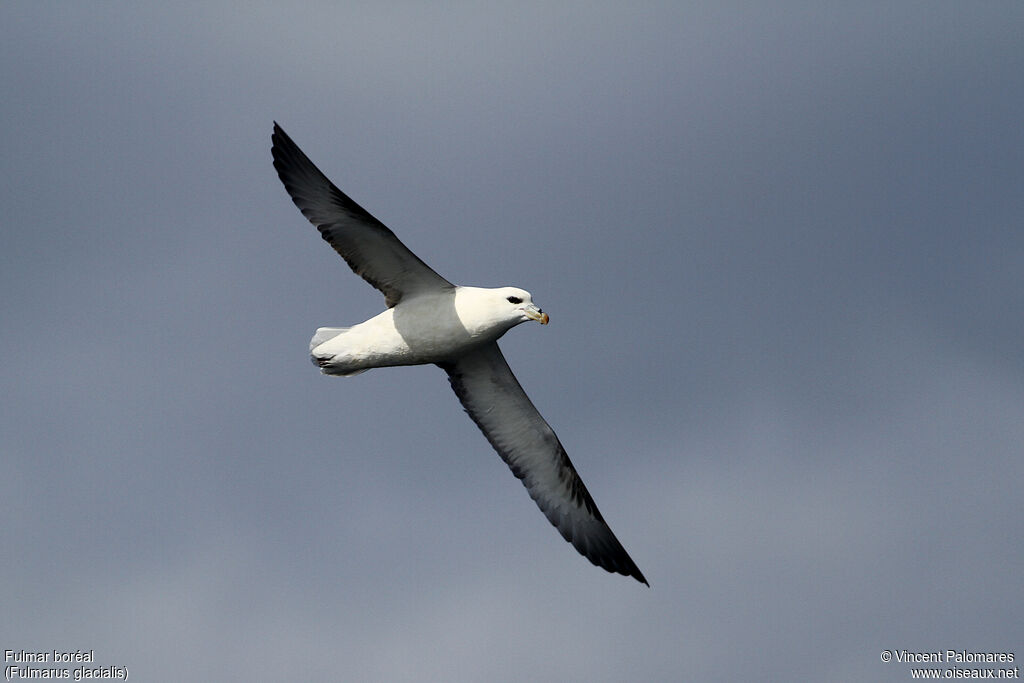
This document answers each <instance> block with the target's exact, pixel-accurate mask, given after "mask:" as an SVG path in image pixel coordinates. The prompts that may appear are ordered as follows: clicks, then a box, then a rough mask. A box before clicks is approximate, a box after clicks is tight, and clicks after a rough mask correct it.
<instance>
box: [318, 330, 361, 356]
mask: <svg viewBox="0 0 1024 683" xmlns="http://www.w3.org/2000/svg"><path fill="white" fill-rule="evenodd" d="M349 329H351V328H348V327H321V328H318V329H317V331H316V334H314V335H313V338H312V339H310V340H309V352H310V353H313V349H315V348H316V347H318V346H320V345H321V344H323V343H324V342H325V341H330V340H332V339H334V338H335V337H337V336H338V335H339V334H341V333H343V332H348V331H349Z"/></svg>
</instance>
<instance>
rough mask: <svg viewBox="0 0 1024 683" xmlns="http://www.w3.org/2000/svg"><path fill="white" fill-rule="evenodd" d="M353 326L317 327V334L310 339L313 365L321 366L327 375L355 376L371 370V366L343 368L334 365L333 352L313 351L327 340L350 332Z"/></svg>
mask: <svg viewBox="0 0 1024 683" xmlns="http://www.w3.org/2000/svg"><path fill="white" fill-rule="evenodd" d="M350 329H351V328H349V327H321V328H319V329H317V331H316V334H314V335H313V338H312V339H310V340H309V354H310V360H312V361H313V365H316V366H317V367H318V368H320V371H321V372H322V373H324V374H325V375H337V376H338V377H354V376H355V375H361V374H362V373H364V372H366V371H367V370H369V368H362V369H359V370H343V369H341V368H339V367H337V366H332V364H331V362H332V361H333V360H334V355H333V354H329V355H328V354H325V355H317V354H315V353H313V351H314V350H315V349H316V348H317V347H318V346H320V345H322V344H324V343H325V342H329V341H330V340H332V339H334V338H335V337H337V336H338V335H340V334H344V333H345V332H348V331H349V330H350Z"/></svg>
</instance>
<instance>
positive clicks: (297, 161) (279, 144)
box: [271, 123, 452, 308]
mask: <svg viewBox="0 0 1024 683" xmlns="http://www.w3.org/2000/svg"><path fill="white" fill-rule="evenodd" d="M271 140H272V142H273V146H272V148H271V153H272V154H273V156H274V168H275V169H277V174H278V176H279V177H280V178H281V182H282V183H284V187H285V189H286V190H287V191H288V194H289V195H291V198H292V201H294V202H295V205H296V206H297V207H299V210H300V211H302V214H303V215H304V216H305V217H306V218H308V219H309V222H310V223H312V224H313V225H315V226H316V227H317V229H318V230H319V231H320V234H321V235H322V236H323V238H324V239H325V240H327V242H328V243H329V244H330V245H331V246H332V247H334V250H335V251H337V252H338V253H339V254H341V257H342V258H343V259H345V262H346V263H348V265H349V267H351V268H352V270H353V271H355V272H356V274H357V275H360V276H362V278H363V279H364V280H366V281H367V282H369V283H370V284H371V285H373V286H374V287H376V288H377V289H379V290H380V291H381V292H383V293H384V297H385V299H386V300H387V305H388V307H389V308H390V307H392V306H394V305H395V304H397V303H398V302H399V301H401V300H402V297H403V296H405V295H407V294H412V293H414V292H419V291H424V290H430V289H442V288H446V287H452V284H451V283H450V282H448V281H447V280H445V279H444V278H443V277H441V276H440V275H438V274H437V273H436V272H434V270H433V269H431V268H430V266H428V265H427V264H426V263H424V262H423V261H421V260H420V258H419V257H418V256H416V254H414V253H412V252H411V251H410V250H409V248H408V247H406V246H405V245H404V244H402V242H401V240H399V239H398V238H397V237H396V236H395V233H393V232H391V231H390V230H389V229H388V228H387V226H385V225H384V224H383V223H381V222H380V221H379V220H377V219H376V218H374V217H373V216H371V215H370V214H369V212H367V211H366V209H364V208H363V207H361V206H359V204H356V203H355V202H354V201H353V200H352V199H351V198H350V197H349V196H348V195H346V194H345V193H344V192H342V191H341V190H339V189H338V188H337V187H335V186H334V184H333V183H332V182H331V181H330V180H328V179H327V176H325V175H324V174H323V173H321V172H320V169H318V168H317V167H316V166H315V165H314V164H313V162H312V161H310V160H309V157H307V156H306V155H305V153H303V151H302V150H301V149H299V147H298V145H296V144H295V143H294V142H292V139H291V138H290V137H288V134H287V133H285V132H284V130H282V129H281V127H280V126H279V125H277V123H274V134H273V135H272V136H271Z"/></svg>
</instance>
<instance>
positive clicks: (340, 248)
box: [271, 121, 650, 586]
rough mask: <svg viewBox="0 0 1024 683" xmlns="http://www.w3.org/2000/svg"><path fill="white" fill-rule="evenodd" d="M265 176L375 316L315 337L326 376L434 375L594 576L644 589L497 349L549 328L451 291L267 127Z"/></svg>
mask: <svg viewBox="0 0 1024 683" xmlns="http://www.w3.org/2000/svg"><path fill="white" fill-rule="evenodd" d="M271 154H272V156H273V162H274V168H275V170H276V171H277V174H278V177H279V178H280V179H281V182H282V183H283V184H284V187H285V190H286V191H287V193H288V195H289V196H290V197H291V199H292V201H293V202H294V203H295V205H296V206H297V207H298V208H299V210H300V211H301V212H302V214H303V215H304V216H305V217H306V218H307V219H308V220H309V221H310V222H311V223H312V224H313V225H314V226H316V228H317V229H318V230H319V231H320V235H321V236H322V237H323V239H324V240H326V241H327V243H328V244H330V245H331V246H332V247H333V248H334V250H335V251H336V252H338V254H339V255H341V257H342V258H343V259H344V260H345V262H346V263H348V265H349V267H350V268H351V269H352V270H353V271H354V272H355V273H356V274H357V275H360V276H362V278H363V279H364V280H366V281H367V282H368V283H369V284H370V285H372V286H373V287H375V288H376V289H378V290H380V292H381V293H382V294H384V299H385V303H386V305H387V308H386V309H385V310H384V311H383V312H382V313H380V314H379V315H376V316H374V317H372V318H370V319H369V320H366V321H365V322H362V323H359V324H357V325H354V326H352V327H321V328H319V329H317V330H316V333H315V334H314V335H313V338H312V339H311V340H310V345H309V353H310V358H311V360H312V361H313V363H314V364H315V365H316V366H317V367H319V368H320V370H321V372H322V373H324V374H326V375H334V376H341V377H352V376H354V375H358V374H360V373H363V372H366V371H367V370H370V369H372V368H380V367H389V366H402V365H421V364H434V365H437V366H438V367H440V368H441V369H442V370H444V372H445V373H447V375H448V381H449V382H450V384H451V387H452V389H453V390H454V391H455V395H456V396H457V397H458V400H459V401H460V402H461V403H462V406H463V408H464V409H465V411H466V413H468V414H469V417H470V418H471V419H472V420H473V422H474V423H476V425H477V427H479V429H480V431H481V432H483V434H484V436H485V437H486V438H487V440H488V441H489V442H490V444H491V446H492V447H493V448H494V450H495V451H497V453H498V455H499V456H501V458H502V460H504V461H505V463H506V464H507V465H508V467H509V468H510V469H511V470H512V473H513V474H514V475H515V476H516V477H517V478H518V479H520V480H521V481H522V482H523V484H524V485H525V487H526V489H527V491H528V492H529V494H530V497H531V498H532V499H533V500H534V501H535V502H536V504H537V506H538V507H539V508H540V510H541V511H542V512H543V513H544V515H545V516H546V517H547V518H548V520H549V521H550V522H551V524H553V525H554V526H555V528H556V529H557V530H558V531H559V533H561V535H562V537H563V538H564V539H565V540H566V541H568V542H569V543H571V544H572V545H573V547H574V548H575V549H576V550H577V551H578V552H579V553H580V554H581V555H583V556H584V557H585V558H587V559H588V560H589V561H590V562H591V563H593V564H594V565H596V566H598V567H601V568H603V569H605V570H607V571H608V572H612V573H618V574H622V575H624V576H627V577H633V578H635V579H636V580H637V581H639V582H641V583H643V584H644V585H647V586H650V584H649V583H648V581H647V579H646V578H644V575H643V574H642V573H641V571H640V569H639V568H638V567H637V565H636V563H635V562H633V560H632V558H630V556H629V554H628V553H627V552H626V550H625V548H623V546H622V544H621V543H620V542H619V540H618V539H617V538H616V537H615V534H614V533H612V530H611V528H610V527H609V526H608V524H607V523H606V522H605V521H604V518H603V517H602V516H601V513H600V511H599V510H598V509H597V505H596V504H595V503H594V499H593V498H592V497H591V495H590V492H589V491H587V487H586V486H585V485H584V484H583V480H582V479H580V476H579V474H578V473H577V472H576V468H575V467H573V464H572V462H571V461H570V460H569V456H568V455H567V454H566V452H565V448H563V447H562V444H561V442H560V441H559V439H558V437H557V436H556V435H555V432H554V431H553V430H552V429H551V426H550V425H549V424H548V423H547V421H545V420H544V418H543V417H542V416H541V414H540V412H538V410H537V409H536V408H535V407H534V405H533V403H532V402H531V401H530V398H529V397H528V396H527V395H526V392H525V391H524V390H523V388H522V386H521V385H520V384H519V381H518V380H517V379H516V377H515V375H514V374H512V370H511V369H510V368H509V365H508V363H507V362H506V360H505V357H504V355H502V353H501V349H500V348H499V347H498V343H497V342H498V339H499V338H500V337H501V336H502V335H504V334H505V333H506V332H507V331H508V330H510V329H512V328H513V327H515V326H516V325H519V324H521V323H525V322H538V323H540V324H541V325H547V324H548V322H549V320H550V318H549V316H548V314H547V313H545V312H544V311H543V310H541V309H540V307H538V306H537V305H536V304H535V303H534V302H533V297H532V296H531V295H530V293H529V292H527V291H526V290H524V289H520V288H518V287H496V288H486V287H469V286H456V285H453V284H452V283H451V282H449V281H448V280H446V279H445V278H443V277H441V276H440V275H438V274H437V272H435V271H434V270H433V269H432V268H431V267H430V266H428V265H427V264H426V263H424V262H423V261H422V260H421V259H420V258H419V257H418V256H416V254H414V253H413V252H412V251H410V250H409V248H408V247H406V246H405V245H404V244H403V243H402V242H401V241H400V240H399V239H398V237H397V236H396V235H395V234H394V233H393V232H392V231H391V230H390V229H388V228H387V227H386V226H385V225H384V224H383V223H381V222H380V221H379V220H377V219H376V218H374V217H373V216H372V215H370V213H369V212H367V211H366V210H365V209H364V208H363V207H361V206H360V205H359V204H357V203H356V202H355V201H354V200H352V199H351V198H350V197H349V196H348V195H347V194H345V193H344V192H342V191H341V190H339V189H338V188H337V187H336V186H335V185H334V184H333V183H332V182H331V181H330V180H329V179H328V178H327V176H326V175H324V174H323V173H322V172H321V171H320V169H318V168H317V167H316V166H315V165H314V164H313V162H312V161H310V159H309V157H308V156H306V154H305V153H304V152H303V151H302V150H301V149H299V147H298V145H296V144H295V142H293V141H292V139H291V138H290V137H289V136H288V134H287V133H285V131H284V130H283V129H282V128H281V126H280V125H278V124H277V122H276V121H275V122H274V130H273V133H272V135H271Z"/></svg>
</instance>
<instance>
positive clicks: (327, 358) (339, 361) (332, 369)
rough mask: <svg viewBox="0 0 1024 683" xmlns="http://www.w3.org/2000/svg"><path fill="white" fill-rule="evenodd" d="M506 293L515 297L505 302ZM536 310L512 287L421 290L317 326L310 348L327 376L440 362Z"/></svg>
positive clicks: (525, 294) (526, 296)
mask: <svg viewBox="0 0 1024 683" xmlns="http://www.w3.org/2000/svg"><path fill="white" fill-rule="evenodd" d="M510 297H511V298H513V299H518V300H519V302H518V303H515V304H513V303H510V302H509V298H510ZM536 310H537V309H536V306H534V305H533V303H532V301H531V299H530V294H529V293H528V292H525V291H523V290H521V289H517V288H515V287H500V288H496V289H485V288H481V287H454V288H452V289H448V290H442V291H434V292H426V293H423V294H420V295H418V296H414V297H410V298H407V299H403V300H402V301H401V302H399V303H398V304H397V305H396V306H395V307H394V308H389V309H387V310H386V311H384V312H383V313H381V314H379V315H376V316H374V317H372V318H370V319H369V320H367V321H365V322H362V323H359V324H358V325H355V326H354V327H348V328H344V327H321V328H320V329H318V330H317V331H316V334H315V335H314V336H313V339H312V340H311V342H310V350H309V351H310V356H311V357H312V360H313V362H314V363H315V364H316V365H318V366H319V367H320V369H321V370H322V371H323V372H324V373H325V374H328V375H343V376H350V375H354V374H358V373H360V372H363V371H365V370H369V369H371V368H379V367H386V366H393V365H420V364H425V363H442V362H446V361H450V360H452V359H453V358H457V357H459V356H461V355H463V354H465V353H466V352H468V351H471V350H472V349H474V348H476V347H478V346H480V345H482V344H487V343H490V342H493V341H495V340H496V339H498V338H499V337H501V335H503V334H505V332H507V331H508V330H510V329H511V328H513V327H515V326H516V325H518V324H519V323H521V322H526V321H527V320H531V319H534V320H536V319H538V313H535V312H534V311H536ZM540 315H543V314H540ZM544 319H545V320H546V316H545V318H544Z"/></svg>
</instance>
